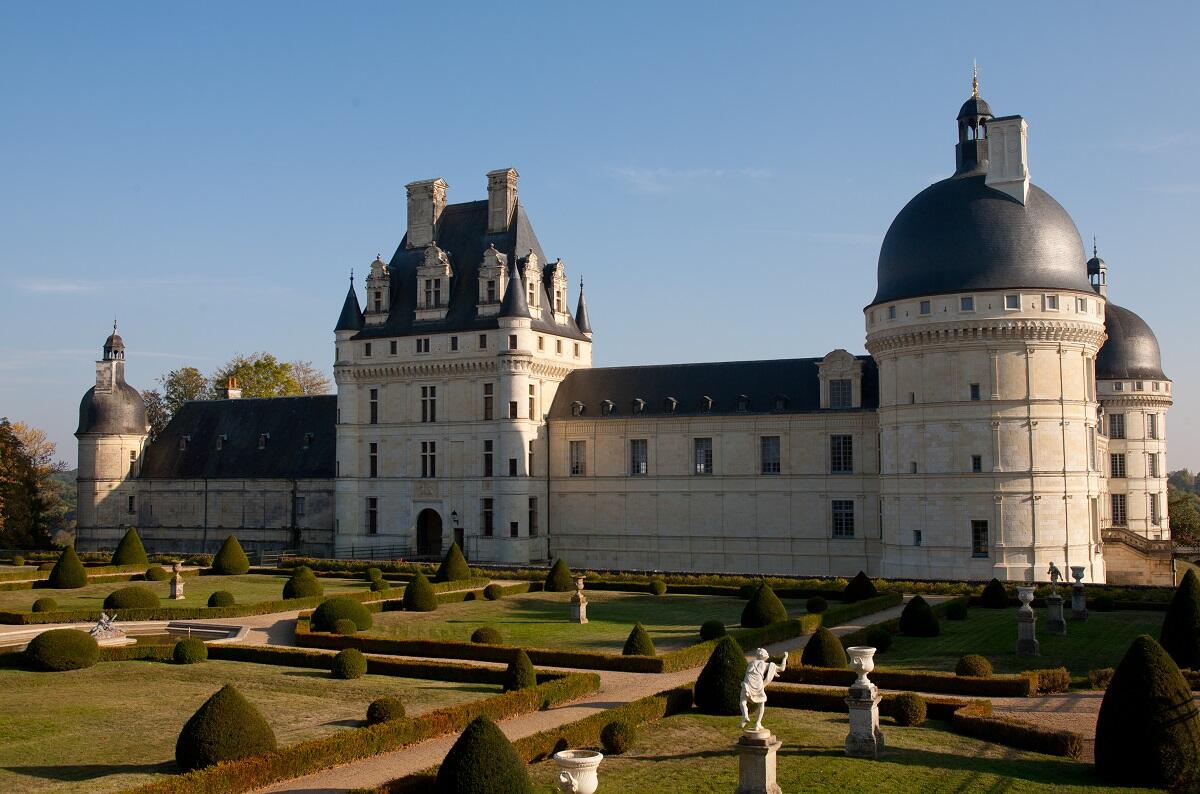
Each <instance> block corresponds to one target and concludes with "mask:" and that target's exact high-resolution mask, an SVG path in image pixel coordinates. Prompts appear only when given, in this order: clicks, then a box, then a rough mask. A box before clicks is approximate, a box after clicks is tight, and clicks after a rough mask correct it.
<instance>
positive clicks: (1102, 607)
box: [1092, 595, 1117, 612]
mask: <svg viewBox="0 0 1200 794" xmlns="http://www.w3.org/2000/svg"><path fill="white" fill-rule="evenodd" d="M1092 609H1094V610H1096V611H1097V612H1115V611H1116V609H1117V602H1116V600H1114V599H1113V597H1112V596H1106V595H1102V596H1097V597H1096V599H1095V600H1094V601H1092Z"/></svg>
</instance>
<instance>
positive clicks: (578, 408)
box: [571, 400, 584, 416]
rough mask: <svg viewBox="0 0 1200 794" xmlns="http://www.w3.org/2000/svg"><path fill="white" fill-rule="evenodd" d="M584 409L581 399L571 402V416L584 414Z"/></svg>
mask: <svg viewBox="0 0 1200 794" xmlns="http://www.w3.org/2000/svg"><path fill="white" fill-rule="evenodd" d="M583 411H584V405H583V403H581V402H579V400H576V401H575V402H573V403H571V416H583Z"/></svg>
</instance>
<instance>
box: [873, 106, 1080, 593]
mask: <svg viewBox="0 0 1200 794" xmlns="http://www.w3.org/2000/svg"><path fill="white" fill-rule="evenodd" d="M1027 129H1028V128H1027V126H1026V123H1025V121H1024V119H1022V118H1021V117H1019V116H1008V117H1000V118H997V117H994V116H993V115H992V112H991V108H990V107H989V106H988V104H987V103H986V102H985V101H983V99H982V98H981V97H980V96H979V95H978V91H977V89H976V90H974V91H973V92H972V96H971V97H970V98H969V99H968V100H967V102H966V103H964V105H963V107H962V110H961V111H960V112H959V116H958V145H957V147H956V164H955V165H956V168H955V172H954V175H953V176H951V177H950V178H948V179H944V180H942V181H940V182H937V183H935V184H933V185H931V186H930V187H928V188H926V189H925V190H923V191H922V192H921V193H919V194H918V195H917V196H916V197H915V198H913V199H912V200H911V201H910V202H909V203H908V205H907V206H905V207H904V209H902V210H901V211H900V213H899V215H897V216H896V219H895V221H894V222H893V223H892V225H891V227H890V228H889V229H888V232H887V235H886V237H885V238H884V241H883V246H882V248H881V250H880V254H879V267H878V291H877V293H876V295H875V298H874V300H872V301H871V304H870V305H869V306H867V307H866V309H865V314H866V330H867V341H866V345H867V349H868V350H869V351H870V353H871V354H872V356H874V358H875V360H876V362H877V364H878V369H879V436H880V439H879V442H880V472H881V473H880V517H881V526H882V529H881V538H880V541H881V549H880V553H881V555H880V570H879V573H880V575H882V576H887V577H896V578H908V577H914V578H954V579H962V578H969V579H988V578H991V577H993V576H995V577H997V578H999V579H1001V580H1008V581H1032V580H1034V579H1038V580H1044V579H1046V578H1047V574H1046V572H1047V569H1048V567H1049V565H1050V563H1051V562H1053V563H1055V564H1057V565H1058V567H1059V568H1060V570H1062V571H1064V572H1065V571H1066V570H1067V568H1066V566H1069V565H1083V566H1085V567H1086V568H1087V578H1088V581H1104V562H1103V558H1102V556H1101V548H1102V547H1101V539H1100V532H1099V529H1100V523H1099V516H1100V507H1101V506H1100V501H1101V496H1102V494H1103V492H1104V481H1103V477H1104V473H1103V471H1102V470H1100V469H1099V468H1098V461H1097V457H1098V456H1097V454H1096V444H1097V438H1096V420H1097V402H1096V390H1095V379H1094V372H1095V358H1096V354H1097V351H1098V350H1099V349H1100V345H1101V344H1102V343H1103V341H1104V298H1103V296H1100V295H1098V294H1096V293H1095V292H1094V291H1093V290H1092V288H1091V284H1090V283H1089V281H1088V273H1087V266H1086V263H1085V255H1084V251H1083V244H1082V241H1081V240H1080V237H1079V232H1078V230H1077V229H1076V228H1075V224H1074V222H1073V221H1072V220H1071V217H1070V216H1069V215H1068V214H1067V212H1066V211H1065V210H1064V209H1063V208H1062V207H1061V206H1060V205H1059V204H1058V202H1056V201H1055V200H1054V199H1053V198H1051V197H1050V196H1049V195H1048V194H1047V193H1045V192H1044V191H1042V190H1041V189H1040V188H1038V187H1036V186H1034V185H1032V184H1031V183H1030V182H1029V169H1028V163H1027V161H1026V136H1027Z"/></svg>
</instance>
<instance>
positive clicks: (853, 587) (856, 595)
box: [842, 571, 879, 604]
mask: <svg viewBox="0 0 1200 794" xmlns="http://www.w3.org/2000/svg"><path fill="white" fill-rule="evenodd" d="M877 595H879V591H878V590H876V589H875V583H874V582H872V581H871V579H870V577H868V576H867V575H866V574H865V573H863V572H862V571H859V572H858V573H857V574H855V575H854V578H853V579H851V580H850V581H849V582H847V583H846V587H845V589H844V590H842V600H843V601H845V602H846V603H847V604H851V603H854V602H855V601H863V600H865V599H868V598H874V597H875V596H877Z"/></svg>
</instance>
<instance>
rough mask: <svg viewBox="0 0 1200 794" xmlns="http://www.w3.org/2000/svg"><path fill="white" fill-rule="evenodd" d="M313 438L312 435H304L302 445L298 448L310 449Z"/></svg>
mask: <svg viewBox="0 0 1200 794" xmlns="http://www.w3.org/2000/svg"><path fill="white" fill-rule="evenodd" d="M313 438H314V436H313V434H312V433H305V434H304V444H303V445H302V446H301V447H300V448H301V449H308V448H309V447H311V446H312V443H313Z"/></svg>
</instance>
